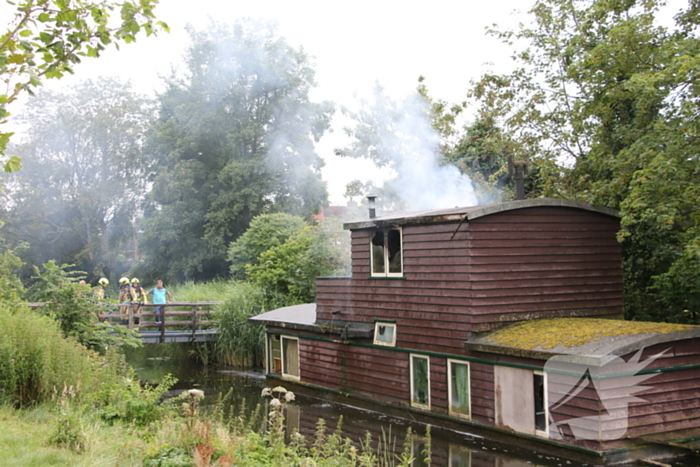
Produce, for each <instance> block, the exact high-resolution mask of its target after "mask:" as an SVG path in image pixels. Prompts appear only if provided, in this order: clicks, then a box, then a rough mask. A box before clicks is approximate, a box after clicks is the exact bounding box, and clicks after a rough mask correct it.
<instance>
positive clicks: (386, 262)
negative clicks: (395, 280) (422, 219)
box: [369, 226, 404, 277]
mask: <svg viewBox="0 0 700 467" xmlns="http://www.w3.org/2000/svg"><path fill="white" fill-rule="evenodd" d="M391 231H397V232H398V233H399V251H398V254H399V259H400V261H401V262H400V266H401V271H399V272H390V269H391V267H390V266H391V261H390V259H389V253H390V248H389V232H391ZM379 232H382V233H383V235H384V245H383V246H382V248H383V253H384V258H383V265H384V272H375V267H374V265H375V261H374V256H375V255H374V251H373V250H374V248H373V247H374V237H375V236H376V235H377V233H379ZM403 274H404V260H403V228H402V227H400V226H391V227H382V228H378V229H374V230H372V231H370V236H369V275H370V277H403Z"/></svg>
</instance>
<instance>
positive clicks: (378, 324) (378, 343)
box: [374, 321, 396, 347]
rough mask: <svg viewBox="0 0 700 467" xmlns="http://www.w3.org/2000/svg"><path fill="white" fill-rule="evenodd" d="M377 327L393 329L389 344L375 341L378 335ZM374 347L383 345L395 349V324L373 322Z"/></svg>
mask: <svg viewBox="0 0 700 467" xmlns="http://www.w3.org/2000/svg"><path fill="white" fill-rule="evenodd" d="M379 326H385V327H391V328H393V329H394V334H393V336H392V339H391V342H382V341H379V340H377V336H378V335H379ZM374 345H384V346H387V347H396V323H387V322H384V321H375V322H374Z"/></svg>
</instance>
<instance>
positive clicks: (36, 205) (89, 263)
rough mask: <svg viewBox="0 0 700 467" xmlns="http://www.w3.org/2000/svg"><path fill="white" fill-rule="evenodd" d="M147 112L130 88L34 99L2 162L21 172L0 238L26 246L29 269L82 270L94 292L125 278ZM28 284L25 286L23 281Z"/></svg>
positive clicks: (144, 181)
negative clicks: (101, 283)
mask: <svg viewBox="0 0 700 467" xmlns="http://www.w3.org/2000/svg"><path fill="white" fill-rule="evenodd" d="M154 110H155V109H154V106H153V103H152V102H150V101H149V100H147V99H145V98H144V97H142V96H140V95H138V94H136V93H134V92H133V90H132V89H131V86H130V85H129V84H124V83H121V82H119V81H117V80H115V79H108V78H102V79H98V80H95V81H86V82H84V83H81V84H78V85H76V86H74V87H71V88H68V89H66V90H62V91H54V92H41V93H38V94H37V96H36V97H35V98H33V99H31V100H30V101H29V102H28V104H27V106H26V110H25V112H24V114H23V115H22V118H20V122H21V123H24V124H26V126H27V132H26V136H25V137H24V139H23V140H22V141H20V142H19V144H15V145H13V146H11V147H10V148H9V149H8V153H10V154H15V155H18V156H21V157H22V158H23V160H24V169H23V170H22V171H20V172H19V173H17V174H13V175H12V176H9V177H8V180H9V181H11V184H10V185H9V186H10V187H11V188H10V189H8V190H7V193H6V198H7V199H6V201H5V209H6V210H7V213H6V219H7V220H6V225H5V226H4V229H3V230H4V234H5V237H6V238H7V239H8V241H9V242H10V244H11V245H17V244H20V243H22V242H24V243H26V244H27V245H28V248H25V249H23V253H22V255H21V256H22V258H23V260H24V261H25V262H26V263H27V265H28V267H27V271H26V273H27V274H26V275H28V274H29V273H30V272H31V266H32V265H34V266H38V265H41V264H43V263H45V262H46V261H49V260H51V259H53V260H56V261H59V262H67V263H71V264H76V265H78V267H79V268H81V269H82V270H84V271H88V272H89V277H88V279H89V280H90V281H91V282H93V283H95V282H96V281H97V279H99V278H100V277H107V278H109V279H112V282H116V278H117V274H122V273H123V272H124V270H126V269H128V261H129V260H130V261H132V262H133V258H129V257H127V256H126V255H125V254H124V253H122V252H123V251H124V250H126V249H127V247H129V246H131V242H132V241H133V239H134V236H135V234H136V230H135V228H136V226H135V225H134V222H135V217H136V213H137V211H138V209H139V207H140V202H141V201H142V199H143V196H144V194H145V192H146V190H147V188H148V178H147V177H148V174H149V173H150V171H151V170H152V161H151V158H150V157H147V156H146V154H145V153H144V151H143V140H144V137H145V133H146V130H147V126H148V125H149V124H150V123H151V121H152V119H153V117H154V113H153V111H154ZM25 278H26V277H25Z"/></svg>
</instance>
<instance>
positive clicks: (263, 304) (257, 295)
mask: <svg viewBox="0 0 700 467" xmlns="http://www.w3.org/2000/svg"><path fill="white" fill-rule="evenodd" d="M285 305H286V303H285V301H284V297H282V296H279V295H277V294H274V293H271V292H270V291H267V290H265V289H264V288H260V287H257V286H255V285H253V284H248V283H243V282H237V283H235V290H232V291H231V295H230V296H229V297H228V299H227V300H226V301H225V302H224V304H223V305H221V306H220V307H219V309H218V310H217V311H216V313H215V319H216V320H217V321H218V323H219V337H218V339H217V341H216V356H217V359H218V361H219V362H221V363H223V364H226V365H233V366H241V367H255V366H257V367H260V366H262V365H263V363H264V358H265V327H264V326H261V325H260V324H254V323H251V322H249V321H248V318H251V317H253V316H257V315H259V314H260V313H263V312H265V311H269V310H274V309H275V308H279V307H282V306H285Z"/></svg>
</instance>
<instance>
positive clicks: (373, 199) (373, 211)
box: [367, 195, 377, 219]
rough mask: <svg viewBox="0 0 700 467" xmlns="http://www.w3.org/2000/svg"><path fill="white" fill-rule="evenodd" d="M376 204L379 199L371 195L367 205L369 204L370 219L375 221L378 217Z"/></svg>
mask: <svg viewBox="0 0 700 467" xmlns="http://www.w3.org/2000/svg"><path fill="white" fill-rule="evenodd" d="M376 202H377V197H376V196H375V195H369V196H368V197H367V204H369V218H370V219H374V218H375V217H377V209H376Z"/></svg>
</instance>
